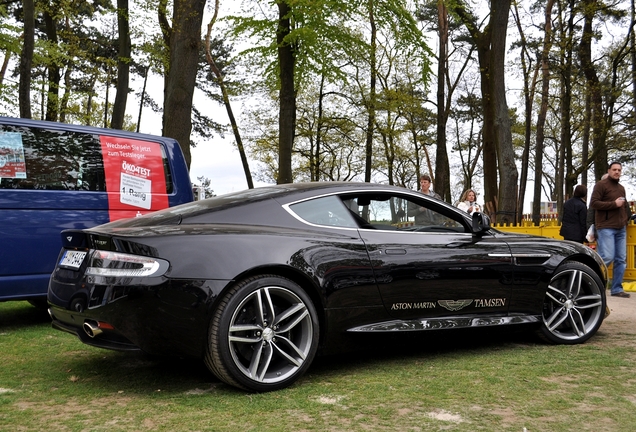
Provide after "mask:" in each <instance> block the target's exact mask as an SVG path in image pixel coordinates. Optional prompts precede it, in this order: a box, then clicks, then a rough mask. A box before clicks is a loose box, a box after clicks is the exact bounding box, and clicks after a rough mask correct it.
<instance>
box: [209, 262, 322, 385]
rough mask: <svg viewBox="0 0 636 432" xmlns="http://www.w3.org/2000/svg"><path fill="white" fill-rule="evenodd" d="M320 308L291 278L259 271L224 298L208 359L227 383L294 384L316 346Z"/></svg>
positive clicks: (212, 326)
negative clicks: (317, 308)
mask: <svg viewBox="0 0 636 432" xmlns="http://www.w3.org/2000/svg"><path fill="white" fill-rule="evenodd" d="M318 335H319V328H318V318H317V314H316V309H315V307H314V305H313V303H312V301H311V299H310V298H309V296H308V295H307V293H305V291H303V289H302V288H300V287H299V286H298V285H297V284H296V283H294V282H292V281H291V280H289V279H285V278H282V277H278V276H273V275H264V276H256V277H252V278H249V279H246V280H244V281H242V282H239V283H238V284H236V285H235V286H234V287H232V288H231V289H230V290H229V291H228V292H227V294H225V296H224V297H223V298H222V299H221V300H220V302H219V305H218V307H217V309H216V310H215V311H214V314H213V317H212V321H211V323H210V329H209V334H208V345H207V353H206V356H205V363H206V365H207V366H208V368H209V369H210V370H211V371H212V372H213V373H214V374H215V375H216V376H217V377H218V378H219V379H220V380H221V381H224V382H225V383H227V384H230V385H232V386H235V387H239V388H242V389H245V390H250V391H257V392H264V391H271V390H278V389H281V388H284V387H287V386H290V385H291V384H293V383H294V382H295V381H296V380H298V378H300V377H301V376H302V374H303V373H304V372H305V371H306V370H307V368H308V367H309V365H310V364H311V362H312V360H313V358H314V356H315V354H316V350H317V347H318V337H319V336H318Z"/></svg>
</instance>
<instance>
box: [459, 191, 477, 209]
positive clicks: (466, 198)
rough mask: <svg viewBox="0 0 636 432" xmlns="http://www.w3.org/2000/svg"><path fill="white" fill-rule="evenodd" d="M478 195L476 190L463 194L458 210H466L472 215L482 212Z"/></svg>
mask: <svg viewBox="0 0 636 432" xmlns="http://www.w3.org/2000/svg"><path fill="white" fill-rule="evenodd" d="M476 201H477V194H476V193H475V191H474V190H472V189H468V190H467V191H466V192H464V193H463V194H462V197H461V199H460V200H459V203H458V204H457V208H458V209H460V210H464V211H465V212H468V213H470V214H473V213H474V212H476V211H481V208H480V207H479V204H477V202H476Z"/></svg>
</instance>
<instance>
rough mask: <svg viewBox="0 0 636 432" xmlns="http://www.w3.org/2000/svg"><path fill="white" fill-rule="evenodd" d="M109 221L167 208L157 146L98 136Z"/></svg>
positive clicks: (160, 160) (161, 165)
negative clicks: (104, 175)
mask: <svg viewBox="0 0 636 432" xmlns="http://www.w3.org/2000/svg"><path fill="white" fill-rule="evenodd" d="M100 142H101V145H102V154H103V156H104V172H105V174H106V190H107V192H108V209H109V217H110V220H111V221H114V220H117V219H122V218H128V217H135V216H141V215H144V214H146V213H150V212H152V211H155V210H160V209H163V208H166V207H168V195H167V193H166V176H165V173H164V167H163V158H162V155H161V145H160V144H159V143H156V142H152V141H139V140H134V139H129V138H119V137H110V136H100Z"/></svg>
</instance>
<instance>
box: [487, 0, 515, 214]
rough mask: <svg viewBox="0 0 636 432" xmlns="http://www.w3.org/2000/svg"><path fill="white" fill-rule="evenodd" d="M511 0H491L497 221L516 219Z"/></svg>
mask: <svg viewBox="0 0 636 432" xmlns="http://www.w3.org/2000/svg"><path fill="white" fill-rule="evenodd" d="M510 1H511V0H492V1H491V23H492V34H491V37H492V39H491V41H492V42H491V47H492V55H491V68H490V77H491V79H492V96H493V108H494V114H495V116H494V123H493V124H494V129H495V140H496V141H495V142H496V148H497V159H498V163H499V181H500V186H499V196H498V202H497V204H498V209H497V222H498V223H512V222H514V221H515V220H516V213H515V212H516V208H517V182H518V181H519V173H518V171H517V165H516V163H515V152H514V149H513V147H512V131H511V125H510V113H509V112H508V103H507V102H506V72H505V61H506V33H507V31H508V15H509V14H510Z"/></svg>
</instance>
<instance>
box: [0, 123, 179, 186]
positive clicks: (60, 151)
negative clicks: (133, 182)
mask: <svg viewBox="0 0 636 432" xmlns="http://www.w3.org/2000/svg"><path fill="white" fill-rule="evenodd" d="M103 139H104V137H100V136H99V135H95V134H87V133H81V132H73V131H64V130H50V129H43V128H33V127H25V126H17V125H0V189H31V190H68V191H98V192H105V191H107V181H106V175H105V172H104V158H103V157H102V153H103V145H104V144H103ZM146 144H154V145H155V146H157V147H158V148H160V149H161V150H160V151H161V158H162V163H161V167H160V168H162V169H163V175H161V174H160V177H163V178H164V179H165V191H164V193H168V194H170V193H172V192H173V183H172V175H171V173H170V169H169V163H168V158H167V155H166V151H165V148H164V147H163V146H161V145H159V144H158V143H146ZM106 145H108V144H106ZM105 154H106V157H108V155H107V153H105ZM121 160H123V159H122V158H121V157H117V158H116V163H120V161H121ZM133 164H134V159H133V160H132V162H131V163H130V164H129V165H131V166H132V165H133ZM118 172H119V170H118ZM155 178H157V177H155Z"/></svg>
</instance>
